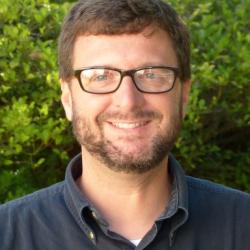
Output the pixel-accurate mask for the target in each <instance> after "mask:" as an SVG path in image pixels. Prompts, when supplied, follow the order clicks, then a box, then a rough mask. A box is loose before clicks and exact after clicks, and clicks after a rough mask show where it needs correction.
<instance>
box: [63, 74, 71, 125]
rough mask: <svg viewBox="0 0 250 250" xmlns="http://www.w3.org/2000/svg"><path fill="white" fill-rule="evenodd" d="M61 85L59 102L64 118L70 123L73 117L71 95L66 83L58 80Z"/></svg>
mask: <svg viewBox="0 0 250 250" xmlns="http://www.w3.org/2000/svg"><path fill="white" fill-rule="evenodd" d="M60 84H61V91H62V94H61V102H62V105H63V108H64V111H65V114H66V117H67V119H68V120H69V121H72V117H73V104H72V93H71V90H70V86H69V84H70V83H68V82H66V81H64V80H62V79H60Z"/></svg>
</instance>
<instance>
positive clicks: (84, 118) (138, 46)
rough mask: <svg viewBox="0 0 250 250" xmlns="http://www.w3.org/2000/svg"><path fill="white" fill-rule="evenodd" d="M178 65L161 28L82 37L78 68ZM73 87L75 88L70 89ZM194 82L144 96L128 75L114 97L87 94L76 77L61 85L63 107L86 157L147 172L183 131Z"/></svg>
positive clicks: (78, 46)
mask: <svg viewBox="0 0 250 250" xmlns="http://www.w3.org/2000/svg"><path fill="white" fill-rule="evenodd" d="M162 65H164V66H171V67H178V63H177V58H176V55H175V52H174V50H173V48H172V44H171V41H170V38H169V37H168V35H167V34H166V33H165V32H164V31H162V30H156V31H155V32H153V33H152V34H151V35H149V36H145V32H143V33H139V34H123V35H113V36H111V35H97V36H94V35H89V36H79V37H78V38H77V40H76V43H75V47H74V52H73V68H74V69H81V68H83V67H91V66H108V67H113V68H119V69H122V70H129V69H136V68H139V67H144V66H162ZM69 85H70V87H69ZM188 86H189V83H180V81H179V79H178V78H177V80H176V82H175V86H174V88H173V89H172V90H171V91H170V92H167V93H161V94H148V93H141V92H139V91H138V90H137V89H136V87H135V85H134V83H133V81H132V79H131V77H130V76H125V77H124V78H123V81H122V83H121V85H120V87H119V89H118V90H117V91H116V92H114V93H110V94H90V93H86V92H84V91H83V90H82V89H81V88H80V85H79V83H78V81H77V79H76V78H73V79H72V81H71V82H70V83H66V82H64V81H62V103H63V106H64V108H65V111H66V115H67V118H68V119H69V120H71V121H72V124H73V129H74V134H75V136H76V138H77V140H78V142H79V143H80V144H81V146H82V151H83V156H84V155H88V159H93V162H94V161H95V160H98V161H99V162H101V163H102V164H104V165H106V166H107V167H109V168H111V169H113V170H115V171H122V172H137V173H139V172H146V171H148V170H149V169H152V168H154V167H156V166H158V165H159V164H160V162H162V161H163V160H164V159H166V157H167V153H168V152H169V151H170V150H171V148H172V147H173V144H174V142H175V140H176V137H177V134H178V132H179V130H180V127H181V121H182V116H183V115H182V114H183V108H185V105H186V102H187V95H188V90H189V87H188Z"/></svg>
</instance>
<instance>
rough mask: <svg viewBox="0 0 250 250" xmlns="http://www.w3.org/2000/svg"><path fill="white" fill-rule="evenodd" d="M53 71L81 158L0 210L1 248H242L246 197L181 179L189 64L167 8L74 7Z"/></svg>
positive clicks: (127, 4)
mask: <svg viewBox="0 0 250 250" xmlns="http://www.w3.org/2000/svg"><path fill="white" fill-rule="evenodd" d="M59 65H60V81H61V89H62V97H61V100H62V104H63V107H64V109H65V113H66V116H67V119H68V120H69V121H71V122H72V125H73V131H74V134H75V136H76V138H77V140H78V142H79V143H80V145H81V151H82V152H81V154H79V155H77V156H76V157H75V158H74V159H72V160H71V162H70V163H69V165H68V167H67V170H66V177H65V181H64V182H61V183H58V184H55V185H54V186H52V187H49V188H46V189H44V190H40V191H38V192H36V193H34V194H31V195H29V196H26V197H24V198H21V199H18V200H16V201H12V202H10V203H8V204H5V205H3V206H2V207H0V222H1V223H0V246H1V249H3V250H7V249H18V250H30V249H43V250H44V249H46V250H56V249H60V250H61V249H74V250H80V249H84V250H90V249H104V250H116V249H128V250H129V249H138V250H139V249H140V250H141V249H150V250H158V249H178V250H182V249H183V250H184V249H185V250H187V249H197V250H211V249H213V250H222V249H224V250H233V249H234V250H235V249H238V250H249V249H250V243H249V237H250V220H249V215H248V214H249V211H250V195H248V194H246V193H243V192H240V191H236V190H232V189H229V188H225V187H223V186H220V185H217V184H213V183H211V182H208V181H204V180H200V179H195V178H191V177H187V176H185V175H184V173H183V171H182V168H181V166H180V165H179V164H178V162H177V161H176V160H175V159H174V157H173V156H172V155H171V154H170V150H171V149H172V147H173V145H174V142H175V140H176V137H177V136H178V133H179V131H180V127H181V123H182V119H183V117H184V115H185V109H186V106H187V102H188V94H189V90H190V61H189V36H188V32H187V29H186V27H185V26H184V24H183V23H182V21H181V20H180V18H179V17H178V16H177V14H176V13H175V11H174V10H173V9H172V8H171V7H170V6H169V5H167V4H166V3H164V2H163V1H160V0H144V1H140V0H119V1H118V0H84V1H79V2H78V3H77V4H76V5H75V6H74V7H73V8H72V10H71V11H70V13H69V15H68V17H67V18H66V20H65V23H64V25H63V28H62V32H61V36H60V41H59Z"/></svg>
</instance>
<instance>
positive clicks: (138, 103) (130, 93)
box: [113, 75, 145, 112]
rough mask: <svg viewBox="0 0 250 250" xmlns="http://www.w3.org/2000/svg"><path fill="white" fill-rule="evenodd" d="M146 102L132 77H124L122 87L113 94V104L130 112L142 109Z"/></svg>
mask: <svg viewBox="0 0 250 250" xmlns="http://www.w3.org/2000/svg"><path fill="white" fill-rule="evenodd" d="M144 101H145V100H144V94H143V93H142V92H140V91H139V90H138V89H137V88H136V86H135V84H134V82H133V79H132V77H131V76H129V75H127V76H124V77H123V79H122V82H121V84H120V87H119V88H118V89H117V90H116V92H114V93H113V104H114V105H115V106H116V107H119V108H122V110H123V111H124V112H128V111H131V110H133V109H138V108H141V107H142V105H143V104H144Z"/></svg>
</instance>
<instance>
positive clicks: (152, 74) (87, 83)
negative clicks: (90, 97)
mask: <svg viewBox="0 0 250 250" xmlns="http://www.w3.org/2000/svg"><path fill="white" fill-rule="evenodd" d="M178 74H179V70H178V68H174V67H166V66H151V67H145V68H138V69H132V70H120V69H116V68H109V67H101V66H100V67H99V66H98V67H88V68H82V69H78V70H75V71H74V75H75V77H76V78H77V79H78V81H79V84H80V86H81V88H82V90H83V91H85V92H88V93H92V94H108V93H113V92H115V91H116V90H117V89H118V88H119V87H120V85H121V82H122V79H123V77H124V76H130V77H131V78H132V80H133V82H134V84H135V87H136V88H137V89H138V90H139V91H140V92H143V93H155V94H158V93H164V92H168V91H170V90H171V89H172V88H173V87H174V83H175V81H176V78H177V77H178Z"/></svg>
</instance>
